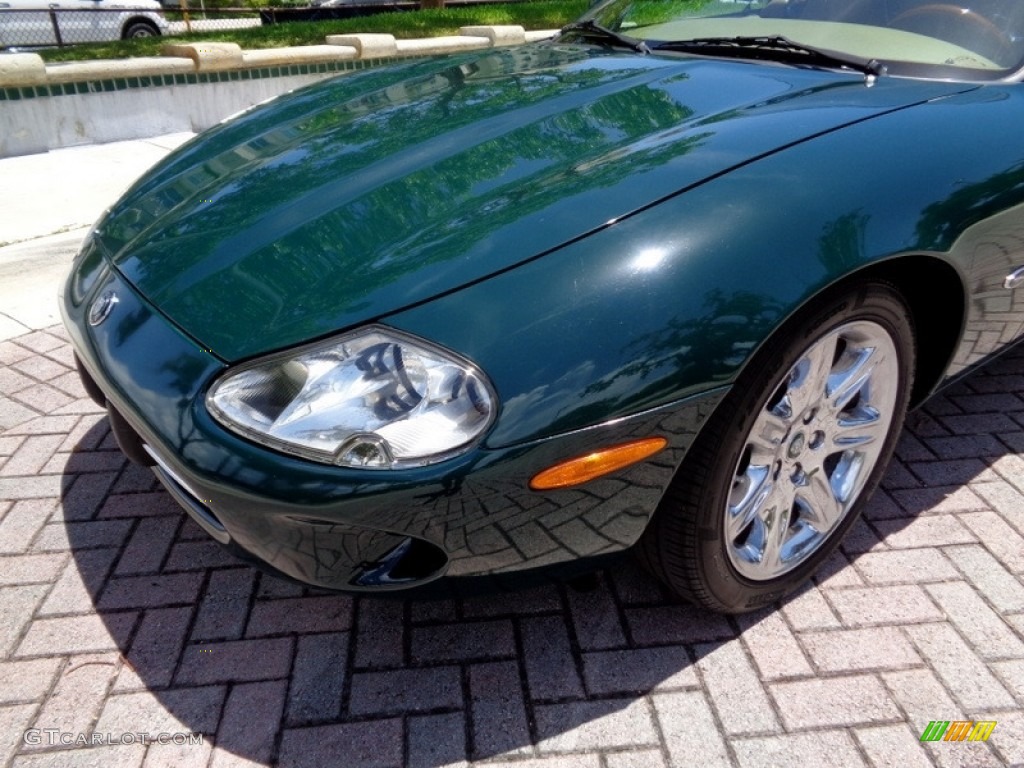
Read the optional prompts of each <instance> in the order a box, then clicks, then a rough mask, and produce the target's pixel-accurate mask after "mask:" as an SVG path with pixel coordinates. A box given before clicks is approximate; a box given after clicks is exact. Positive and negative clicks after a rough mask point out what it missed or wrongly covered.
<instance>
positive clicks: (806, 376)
mask: <svg viewBox="0 0 1024 768" xmlns="http://www.w3.org/2000/svg"><path fill="white" fill-rule="evenodd" d="M835 348H836V339H835V337H834V336H827V337H825V338H824V339H822V340H821V342H819V343H818V344H816V345H814V346H813V347H811V348H810V349H809V350H808V351H807V354H806V355H804V358H803V359H802V360H800V362H798V363H797V364H796V366H795V367H794V371H795V372H796V375H795V376H794V377H793V380H792V381H791V383H790V386H789V390H788V392H787V397H788V399H789V403H790V407H791V409H792V412H793V417H794V418H797V417H799V416H800V414H802V413H803V412H804V411H806V410H808V409H810V408H813V407H815V406H817V405H818V404H819V403H820V402H821V401H822V399H823V398H824V397H825V395H826V393H827V392H828V385H829V372H830V371H831V370H832V359H833V357H834V356H835Z"/></svg>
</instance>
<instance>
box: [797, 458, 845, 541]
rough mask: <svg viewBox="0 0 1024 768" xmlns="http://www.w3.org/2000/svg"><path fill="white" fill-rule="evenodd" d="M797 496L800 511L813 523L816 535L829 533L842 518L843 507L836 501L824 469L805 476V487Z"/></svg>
mask: <svg viewBox="0 0 1024 768" xmlns="http://www.w3.org/2000/svg"><path fill="white" fill-rule="evenodd" d="M797 495H798V496H799V498H800V500H801V501H802V502H803V504H802V505H801V510H802V511H803V513H804V514H805V515H806V517H807V518H809V519H810V520H811V521H812V522H813V523H814V528H815V530H816V531H817V532H818V533H822V534H824V533H828V532H829V531H831V530H832V528H834V527H835V525H836V523H838V522H839V519H840V518H841V517H842V516H843V512H844V510H843V506H842V504H840V503H839V500H838V499H836V495H835V493H834V492H833V490H832V483H831V482H830V481H829V477H828V475H827V474H826V473H825V469H824V467H822V468H819V469H817V470H815V471H813V472H811V473H810V474H809V475H808V476H807V485H805V486H803V487H802V488H801V489H800V490H799V492H798V494H797Z"/></svg>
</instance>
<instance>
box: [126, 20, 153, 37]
mask: <svg viewBox="0 0 1024 768" xmlns="http://www.w3.org/2000/svg"><path fill="white" fill-rule="evenodd" d="M159 36H160V30H159V29H158V28H157V26H156V24H154V23H153V22H151V21H145V20H141V19H136V20H134V21H129V22H128V23H127V24H125V25H124V31H123V32H122V33H121V38H122V39H123V40H129V39H131V38H133V37H159Z"/></svg>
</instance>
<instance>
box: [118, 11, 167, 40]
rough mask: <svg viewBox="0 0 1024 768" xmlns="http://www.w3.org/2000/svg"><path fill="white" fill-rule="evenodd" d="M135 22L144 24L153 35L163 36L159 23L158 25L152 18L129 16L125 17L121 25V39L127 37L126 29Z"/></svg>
mask: <svg viewBox="0 0 1024 768" xmlns="http://www.w3.org/2000/svg"><path fill="white" fill-rule="evenodd" d="M136 24H144V25H145V26H147V27H149V28H150V29H151V30H153V37H162V36H163V32H162V31H161V29H160V25H158V24H157V23H156V22H155V21H153V20H152V19H150V18H148V17H146V16H129V17H128V18H127V19H125V20H124V23H123V24H122V25H121V39H122V40H127V39H128V30H130V29H131V28H132V27H133V26H134V25H136Z"/></svg>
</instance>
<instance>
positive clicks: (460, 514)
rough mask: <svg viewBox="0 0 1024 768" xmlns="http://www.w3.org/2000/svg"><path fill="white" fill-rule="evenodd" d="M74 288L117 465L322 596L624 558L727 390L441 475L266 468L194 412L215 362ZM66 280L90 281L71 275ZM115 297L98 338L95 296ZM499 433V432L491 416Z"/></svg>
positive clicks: (486, 453) (119, 300)
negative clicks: (626, 457)
mask: <svg viewBox="0 0 1024 768" xmlns="http://www.w3.org/2000/svg"><path fill="white" fill-rule="evenodd" d="M91 268H92V269H95V270H96V272H95V274H96V275H98V276H96V277H95V278H94V279H93V280H92V282H93V285H92V286H91V287H90V288H89V289H88V290H87V291H85V292H84V295H80V294H82V292H81V291H80V286H81V283H82V280H81V275H80V274H79V276H78V277H76V272H73V273H72V276H71V277H70V278H69V281H68V286H67V288H66V290H65V293H64V297H63V301H62V302H61V307H62V311H63V314H64V319H65V324H66V325H67V327H68V330H69V332H70V334H71V337H72V340H73V343H74V346H75V348H76V350H77V354H78V357H79V359H80V363H81V365H80V371H81V372H82V375H83V380H84V381H85V383H86V387H87V389H88V390H89V391H90V393H91V394H93V395H94V397H96V398H97V399H98V400H101V401H102V402H104V403H105V404H106V406H107V408H108V411H109V413H110V418H111V424H112V427H113V429H114V433H115V435H116V436H117V438H118V441H119V443H120V444H121V446H122V449H123V450H124V451H125V453H126V454H127V455H128V456H129V457H130V458H133V459H134V460H136V461H139V462H140V463H144V464H148V465H153V466H154V471H155V472H156V474H157V476H158V477H159V478H160V480H161V482H162V483H163V484H164V486H165V487H166V488H167V489H168V491H169V492H170V493H171V494H172V496H174V498H175V499H176V500H177V501H178V502H179V503H180V504H181V506H182V507H184V509H185V510H186V511H187V512H188V513H189V514H190V515H191V516H192V518H193V519H194V520H195V521H196V522H197V523H198V524H199V525H200V526H202V527H203V529H204V530H206V531H207V533H209V534H210V535H211V536H212V537H213V538H215V539H216V540H217V541H219V542H221V543H222V544H224V545H226V546H228V547H229V548H231V549H232V550H233V551H235V552H236V553H238V554H240V555H243V556H246V557H248V558H251V559H254V560H256V561H257V562H258V563H260V564H262V565H264V566H269V568H270V569H271V570H273V571H276V572H278V573H282V574H284V575H286V576H289V577H292V578H294V579H297V580H299V581H302V582H305V583H308V584H313V585H316V586H320V587H325V588H329V589H340V590H349V591H387V590H393V589H400V588H411V587H415V586H419V585H422V584H426V583H427V582H431V581H434V580H436V579H438V578H439V577H441V576H447V577H449V579H448V581H451V580H452V578H462V577H466V578H468V577H475V576H481V575H486V576H490V577H497V578H498V579H499V581H501V580H502V579H501V577H502V576H503V575H511V574H519V573H520V572H522V571H524V570H526V569H544V570H548V569H549V568H550V567H552V566H554V567H555V568H556V569H557V568H559V567H562V566H572V565H573V564H576V565H579V564H580V561H581V560H582V559H589V558H596V557H599V556H601V555H610V554H613V553H617V552H620V551H622V550H624V549H626V548H628V547H630V546H631V545H632V544H633V543H634V542H635V541H636V540H637V539H638V538H639V536H640V534H641V533H642V532H643V530H644V528H645V527H646V525H647V523H648V521H649V519H650V517H651V515H652V514H653V512H654V510H655V508H656V507H657V505H658V503H659V501H660V500H661V497H662V495H663V493H664V490H665V488H666V486H667V485H668V483H669V482H670V480H671V479H672V477H673V475H674V474H675V472H676V469H677V467H678V465H679V463H680V461H681V459H682V456H683V454H684V453H685V451H686V449H687V447H688V446H689V445H690V443H691V442H692V440H693V438H694V436H695V435H696V433H697V431H698V429H699V428H700V426H701V425H702V424H703V422H704V420H705V419H706V418H707V416H708V415H709V414H710V412H711V411H712V410H713V408H714V407H715V406H716V405H717V404H718V402H719V401H720V399H721V396H722V394H724V391H723V390H716V391H715V392H711V393H706V394H703V395H700V396H697V397H693V398H689V399H687V400H685V401H682V402H678V403H674V404H672V405H670V406H663V407H660V408H658V409H655V410H651V411H647V412H644V413H641V414H638V415H635V416H631V417H628V418H624V419H618V420H616V421H614V422H610V423H607V424H602V425H599V426H594V427H590V428H587V429H583V430H577V431H573V432H569V433H566V434H561V435H557V436H555V437H550V438H546V439H543V440H538V441H535V442H531V443H526V444H521V445H514V446H506V447H502V448H498V449H488V448H487V447H486V445H482V446H478V447H476V448H474V449H472V450H470V451H469V452H467V453H465V454H463V455H461V456H458V457H456V458H453V459H450V460H448V461H444V462H441V463H439V464H436V465H432V466H429V467H422V468H414V469H403V470H358V469H349V468H344V467H335V466H328V465H322V464H318V463H315V462H311V461H306V460H303V459H299V458H294V457H290V456H285V455H282V454H279V453H276V452H274V451H272V450H269V449H267V448H266V447H263V446H260V445H256V444H254V443H252V442H249V441H247V440H244V439H242V438H240V437H238V436H236V435H234V434H232V433H230V432H229V431H227V430H226V429H224V428H223V427H221V426H220V425H219V424H218V423H217V422H215V421H214V420H213V419H212V418H211V416H210V414H209V413H208V412H207V411H206V409H205V407H204V405H203V403H204V396H205V394H206V389H207V387H208V386H209V383H210V382H211V381H212V380H213V379H214V378H215V377H216V376H217V374H218V373H220V372H221V371H223V370H224V369H225V363H224V362H223V361H221V360H220V359H218V358H217V357H216V356H215V355H214V354H212V353H211V351H210V350H204V349H203V348H201V347H200V346H199V345H198V344H197V343H196V342H195V341H193V340H192V339H190V338H189V337H188V336H186V335H185V334H184V333H182V332H181V331H180V330H179V329H178V328H177V327H175V326H174V325H173V324H172V323H170V322H169V321H168V320H167V319H166V318H165V317H164V316H163V315H162V314H160V313H159V312H158V311H156V310H155V309H154V308H153V307H152V306H150V305H149V304H148V303H147V302H146V301H145V300H144V299H143V298H142V297H141V296H139V295H138V294H137V293H136V292H135V290H134V289H133V288H132V287H131V286H130V285H129V284H128V283H127V282H125V281H124V280H123V278H121V276H120V275H119V274H118V273H117V272H116V271H114V270H110V269H109V268H107V267H106V266H105V265H103V266H96V265H95V264H94V265H92V267H91ZM75 269H76V271H77V272H81V271H82V270H84V269H86V268H84V267H82V265H81V264H76V268H75ZM104 295H107V296H108V297H109V296H115V297H116V302H115V303H114V306H113V308H112V309H111V311H110V314H109V316H108V317H107V318H106V319H104V320H103V321H102V322H100V323H98V324H95V325H92V324H90V322H89V320H88V318H87V315H88V312H89V309H90V308H91V307H92V305H93V304H94V303H95V302H96V300H97V298H98V297H102V296H104ZM499 418H500V417H499ZM653 435H658V436H663V437H665V438H666V439H667V440H668V447H667V448H666V449H665V450H664V451H662V452H661V453H659V454H657V455H655V456H653V457H652V458H650V459H648V460H646V461H643V462H641V463H638V464H634V465H632V466H630V467H627V468H625V469H623V470H620V471H618V472H616V473H614V474H612V475H608V476H605V477H602V478H599V479H597V480H594V481H591V482H589V483H587V484H585V485H582V486H578V487H575V488H570V489H562V490H552V491H544V492H537V491H533V490H531V489H530V488H529V481H530V478H531V477H533V476H534V475H535V474H536V473H537V472H539V471H541V470H543V469H546V468H548V467H550V466H551V465H552V464H555V463H557V462H559V461H562V460H565V459H568V458H572V457H574V456H580V455H585V454H588V453H590V452H591V451H593V450H595V449H596V448H599V447H605V446H609V445H615V444H617V443H622V442H626V441H628V440H631V439H637V438H641V437H649V436H653Z"/></svg>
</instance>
